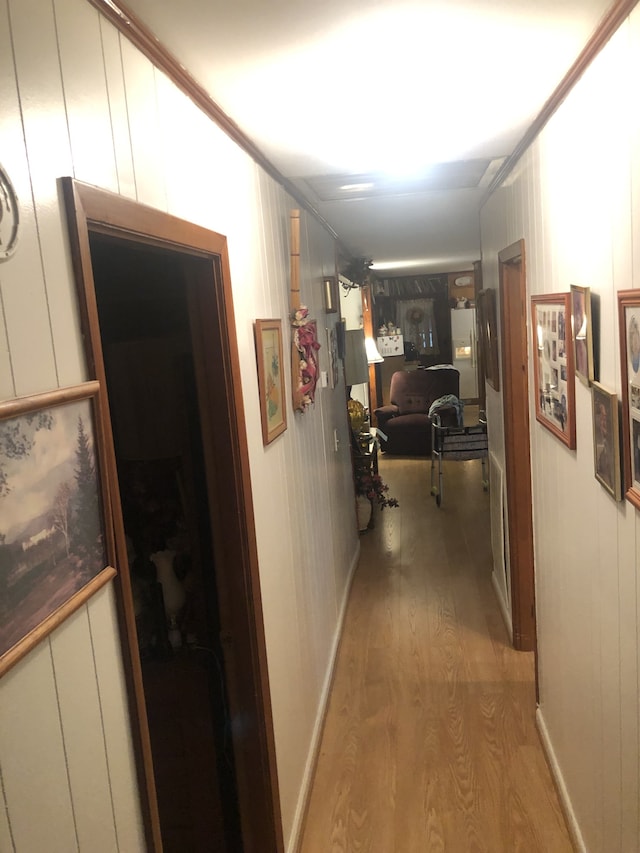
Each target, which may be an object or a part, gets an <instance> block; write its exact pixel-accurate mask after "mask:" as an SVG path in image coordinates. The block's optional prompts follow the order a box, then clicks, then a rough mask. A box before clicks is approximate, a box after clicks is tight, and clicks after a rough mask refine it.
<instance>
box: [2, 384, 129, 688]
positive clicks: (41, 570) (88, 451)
mask: <svg viewBox="0 0 640 853" xmlns="http://www.w3.org/2000/svg"><path fill="white" fill-rule="evenodd" d="M98 390H99V384H98V383H97V382H87V383H85V384H84V385H79V386H74V387H73V388H65V389H61V390H57V391H51V392H49V393H46V394H38V395H35V396H32V397H24V398H21V399H16V400H9V401H6V402H4V403H0V674H2V673H4V672H6V671H7V670H8V669H9V668H10V667H11V666H13V664H15V663H16V662H17V661H18V660H20V658H22V657H23V656H24V655H25V654H27V652H29V651H30V650H31V649H32V648H33V646H34V645H35V644H36V643H38V642H39V641H40V640H42V639H43V638H44V637H46V636H47V635H48V634H49V633H50V632H51V631H53V630H54V628H56V627H57V626H58V625H60V624H61V623H62V622H63V621H64V620H65V619H66V618H67V617H68V616H69V615H70V614H71V613H73V612H74V611H75V610H77V609H78V607H80V606H81V605H82V604H83V603H84V602H85V601H87V599H88V598H89V597H90V596H91V595H93V594H94V593H95V592H96V591H97V590H98V589H99V588H100V587H101V586H103V585H104V584H105V583H107V581H109V580H110V579H111V578H112V577H113V576H114V575H115V573H116V572H115V569H114V568H112V567H111V566H110V562H111V555H113V539H112V534H111V530H112V525H111V520H110V518H109V517H108V501H107V500H106V485H105V484H104V479H103V470H104V465H103V445H102V429H101V421H100V415H99V411H98Z"/></svg>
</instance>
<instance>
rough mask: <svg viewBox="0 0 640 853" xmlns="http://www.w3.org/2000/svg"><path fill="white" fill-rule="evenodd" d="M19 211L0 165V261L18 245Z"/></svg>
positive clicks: (11, 188)
mask: <svg viewBox="0 0 640 853" xmlns="http://www.w3.org/2000/svg"><path fill="white" fill-rule="evenodd" d="M19 225H20V211H19V209H18V199H17V196H16V193H15V190H14V189H13V186H12V184H11V181H10V180H9V176H8V175H7V173H6V172H5V170H4V169H3V168H2V166H0V261H6V260H7V258H10V257H11V255H12V254H13V253H14V252H15V250H16V246H17V245H18V227H19Z"/></svg>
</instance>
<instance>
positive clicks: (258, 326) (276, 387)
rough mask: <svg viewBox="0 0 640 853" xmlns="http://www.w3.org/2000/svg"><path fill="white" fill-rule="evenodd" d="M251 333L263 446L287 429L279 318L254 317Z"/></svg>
mask: <svg viewBox="0 0 640 853" xmlns="http://www.w3.org/2000/svg"><path fill="white" fill-rule="evenodd" d="M254 332H255V339H256V358H257V361H258V391H259V394H260V417H261V419H262V443H263V444H264V445H267V444H271V442H272V441H273V440H274V439H275V438H277V437H278V436H279V435H281V434H282V433H283V432H284V431H285V430H286V428H287V411H286V403H285V395H284V369H283V365H282V321H281V320H256V322H255V327H254Z"/></svg>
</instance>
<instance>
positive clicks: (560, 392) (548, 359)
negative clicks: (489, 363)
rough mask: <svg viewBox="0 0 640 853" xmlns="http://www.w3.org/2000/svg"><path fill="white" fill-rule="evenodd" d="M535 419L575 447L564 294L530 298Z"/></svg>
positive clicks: (567, 303)
mask: <svg viewBox="0 0 640 853" xmlns="http://www.w3.org/2000/svg"><path fill="white" fill-rule="evenodd" d="M531 320H532V333H533V341H532V344H533V353H534V371H533V373H534V382H535V401H536V419H537V420H538V422H539V423H541V424H542V425H543V426H544V427H546V428H547V429H548V430H549V431H550V432H551V433H553V435H555V436H556V438H558V439H559V440H560V441H562V442H563V443H564V444H566V445H567V447H569V448H570V449H572V450H573V449H574V448H575V446H576V410H575V381H574V368H573V342H572V335H571V303H570V295H569V294H568V293H551V294H546V295H544V296H532V297H531Z"/></svg>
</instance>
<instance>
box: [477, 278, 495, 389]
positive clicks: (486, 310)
mask: <svg viewBox="0 0 640 853" xmlns="http://www.w3.org/2000/svg"><path fill="white" fill-rule="evenodd" d="M477 306H478V327H479V331H480V347H481V351H482V360H483V362H484V370H485V378H486V380H487V382H488V383H489V385H491V387H492V388H493V389H494V391H499V390H500V359H499V352H498V313H497V308H496V292H495V290H494V289H493V288H489V289H487V290H480V291H479V292H478V298H477Z"/></svg>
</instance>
